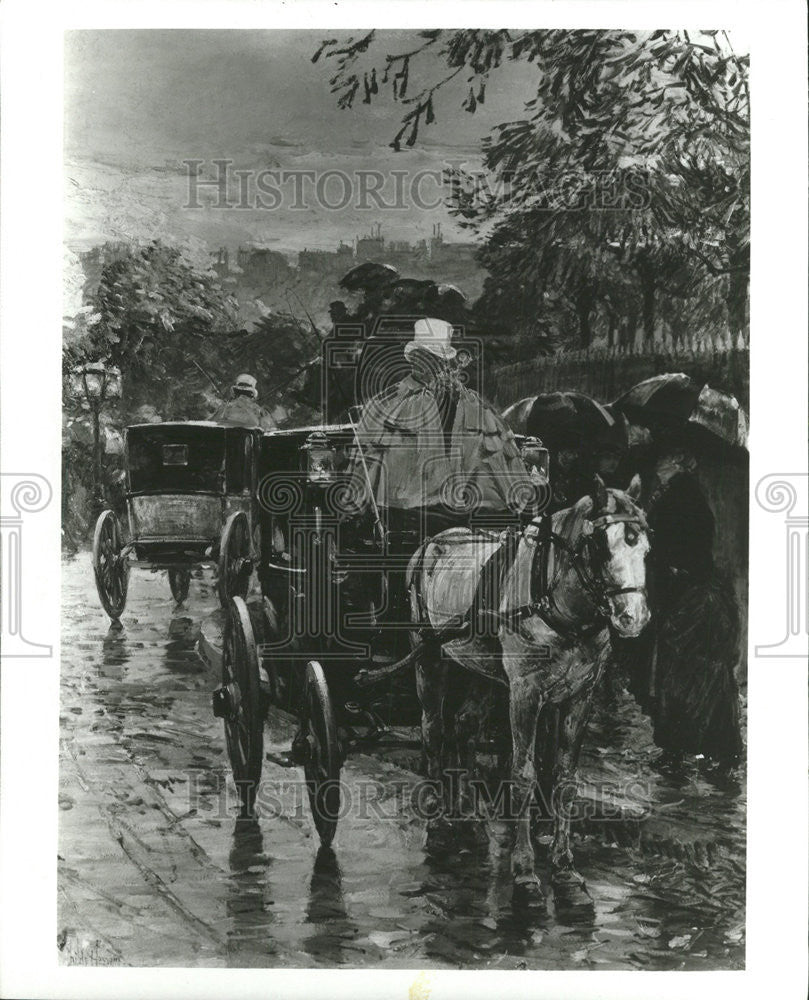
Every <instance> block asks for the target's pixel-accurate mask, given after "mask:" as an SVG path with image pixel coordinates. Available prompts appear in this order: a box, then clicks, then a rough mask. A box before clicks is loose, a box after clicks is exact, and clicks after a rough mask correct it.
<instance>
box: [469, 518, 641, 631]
mask: <svg viewBox="0 0 809 1000" xmlns="http://www.w3.org/2000/svg"><path fill="white" fill-rule="evenodd" d="M621 523H623V524H636V525H637V526H638V527H639V528H640V529H641V530H643V531H645V532H647V533H650V529H649V526H648V524H647V522H646V518H645V517H644V515H643V512H642V511H640V510H639V511H637V512H633V513H626V514H619V513H615V514H602V515H601V516H600V517H597V518H595V519H594V520H593V521H592V522H591V524H592V526H593V532H592V533H586V534H585V533H582V535H581V536H580V538H579V540H578V541H577V543H576V544H575V545H573V544H571V542H570V539H569V538H567V537H566V536H565V535H562V534H559V532H556V531H554V530H553V527H552V523H551V517H550V516H546V517H544V518H543V519H542V521H541V522H540V524H539V525H538V526H537V527H538V532H537V533H536V535H535V536H534V537H535V543H534V544H536V545H537V547H538V552H537V555H536V556H535V559H534V561H532V566H531V581H530V592H531V599H530V600H529V601H528V603H526V604H521V605H520V606H519V607H517V608H513V609H511V610H510V611H506V612H502V611H500V610H499V609H498V608H496V607H495V608H492V607H491V603H490V602H486V603H487V604H488V606H486V607H484V608H482V609H478V613H480V611H481V610H483V612H484V613H485V614H486V615H489V616H492V617H494V618H496V620H497V621H498V622H499V623H502V624H504V625H508V626H510V627H512V628H518V627H519V625H520V624H521V623H522V622H524V621H525V620H526V619H528V618H531V617H533V616H534V615H537V616H538V617H540V618H541V619H542V620H543V621H544V622H545V624H546V625H548V626H549V627H550V628H552V629H553V630H554V631H555V632H556V633H557V634H559V635H561V636H562V637H564V638H571V639H573V638H578V639H584V638H589V637H590V636H593V635H595V634H596V633H598V632H600V631H601V630H602V629H603V628H604V621H605V620H606V619H607V618H609V616H610V614H611V609H610V606H609V603H608V602H609V599H610V598H611V597H617V596H618V595H619V594H633V593H640V592H642V591H643V590H644V588H643V587H615V586H608V585H606V584H605V583H604V581H603V579H601V577H600V574H599V573H598V571H597V572H596V574H595V575H594V574H593V573H592V571H591V565H592V564H595V565H596V566H599V564H600V563H601V562H602V561H603V554H604V548H605V544H604V539H605V533H606V529H607V528H608V527H609V526H610V525H612V524H621ZM596 532H598V534H596ZM516 540H517V541H519V535H517V536H516ZM506 545H508V543H506ZM506 545H504V546H503V548H506ZM554 547H555V548H556V549H560V550H561V551H562V552H564V553H565V554H566V555H567V556H568V557H569V559H570V565H571V566H572V568H573V570H574V571H575V573H576V576H577V577H578V578H579V582H580V583H581V585H582V587H583V589H584V591H585V593H586V594H587V595H588V597H589V598H590V600H591V601H592V602H593V604H594V605H595V608H596V617H595V619H594V621H593V622H591V623H590V624H588V625H584V626H575V625H573V624H571V622H570V621H569V620H568V619H567V618H566V617H565V616H564V614H563V613H562V611H561V609H560V608H559V607H558V605H557V603H556V601H555V598H554V585H555V582H556V580H555V578H554V579H553V580H552V579H551V578H550V572H549V567H550V554H551V549H552V548H554ZM516 550H517V545H516V544H515V545H514V546H513V554H512V555H511V557H510V559H509V560H508V564H507V565H506V566H505V567H504V568H503V571H501V574H499V576H500V580H501V581H502V579H503V578H504V575H505V572H504V570H505V569H507V568H508V566H510V565H511V563H512V562H513V560H514V557H515V556H516ZM588 555H589V556H590V559H589V560H588V558H587V556H588ZM492 558H494V557H492ZM534 566H537V567H538V572H534Z"/></svg>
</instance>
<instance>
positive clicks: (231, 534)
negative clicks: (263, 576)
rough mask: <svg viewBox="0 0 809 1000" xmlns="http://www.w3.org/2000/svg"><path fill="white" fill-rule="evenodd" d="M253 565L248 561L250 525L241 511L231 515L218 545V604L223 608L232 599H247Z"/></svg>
mask: <svg viewBox="0 0 809 1000" xmlns="http://www.w3.org/2000/svg"><path fill="white" fill-rule="evenodd" d="M252 572H253V561H252V559H251V558H250V525H249V524H248V522H247V515H246V514H245V513H244V511H242V510H238V511H236V513H234V514H231V515H230V517H229V518H228V520H227V523H226V524H225V530H224V531H223V532H222V540H221V542H220V544H219V582H218V584H217V587H218V590H219V601H220V603H221V605H222V607H223V608H226V607H227V606H228V602H229V601H230V600H232V598H234V597H241V598H242V599H244V598H246V597H247V591H248V589H249V588H250V575H251V573H252Z"/></svg>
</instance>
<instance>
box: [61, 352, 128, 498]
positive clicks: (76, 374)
mask: <svg viewBox="0 0 809 1000" xmlns="http://www.w3.org/2000/svg"><path fill="white" fill-rule="evenodd" d="M71 385H72V389H73V392H74V393H75V395H76V396H80V397H83V398H84V399H86V400H87V405H88V406H89V407H90V412H91V413H92V415H93V505H94V507H95V508H96V511H95V513H97V512H98V509H100V508H102V507H103V506H104V503H105V499H104V485H103V482H102V477H101V410H102V408H103V406H104V404H105V403H106V402H107V401H108V400H110V399H120V397H121V369H120V368H116V367H114V366H107V365H106V364H105V363H104V362H103V361H91V362H88V363H87V364H83V365H78V366H77V367H76V368H74V369H73V372H72V377H71Z"/></svg>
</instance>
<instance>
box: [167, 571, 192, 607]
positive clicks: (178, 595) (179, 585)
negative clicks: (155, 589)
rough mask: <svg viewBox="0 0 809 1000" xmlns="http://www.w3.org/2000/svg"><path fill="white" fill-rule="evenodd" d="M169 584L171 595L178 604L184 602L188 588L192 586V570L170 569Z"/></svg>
mask: <svg viewBox="0 0 809 1000" xmlns="http://www.w3.org/2000/svg"><path fill="white" fill-rule="evenodd" d="M169 586H170V587H171V596H172V597H173V598H174V600H175V601H176V602H177V603H178V604H182V603H183V601H184V600H185V599H186V597H188V589H189V587H190V586H191V571H190V570H188V569H170V570H169Z"/></svg>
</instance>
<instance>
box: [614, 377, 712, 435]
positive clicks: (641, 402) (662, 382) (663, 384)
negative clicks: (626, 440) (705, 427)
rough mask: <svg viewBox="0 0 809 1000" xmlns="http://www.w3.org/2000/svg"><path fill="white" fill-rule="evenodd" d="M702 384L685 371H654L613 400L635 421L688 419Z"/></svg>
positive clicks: (620, 409)
mask: <svg viewBox="0 0 809 1000" xmlns="http://www.w3.org/2000/svg"><path fill="white" fill-rule="evenodd" d="M700 388H701V386H700V385H699V384H698V383H697V382H695V381H694V380H693V379H692V378H691V377H690V376H689V375H685V374H683V372H668V373H666V374H665V375H654V376H653V377H652V378H647V379H645V380H644V381H643V382H638V384H637V385H633V386H632V388H631V389H629V390H627V392H625V393H624V394H623V395H622V396H619V397H618V399H616V400H615V402H614V403H613V404H612V409H614V410H618V411H620V412H621V413H623V414H625V416H626V417H628V419H629V420H631V421H633V422H634V423H639V424H643V425H644V426H649V425H652V424H658V423H664V424H669V425H671V424H679V423H685V421H686V420H688V418H689V416H690V415H691V412H692V410H693V409H694V407H695V406H696V404H697V400H698V399H699V394H700Z"/></svg>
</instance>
